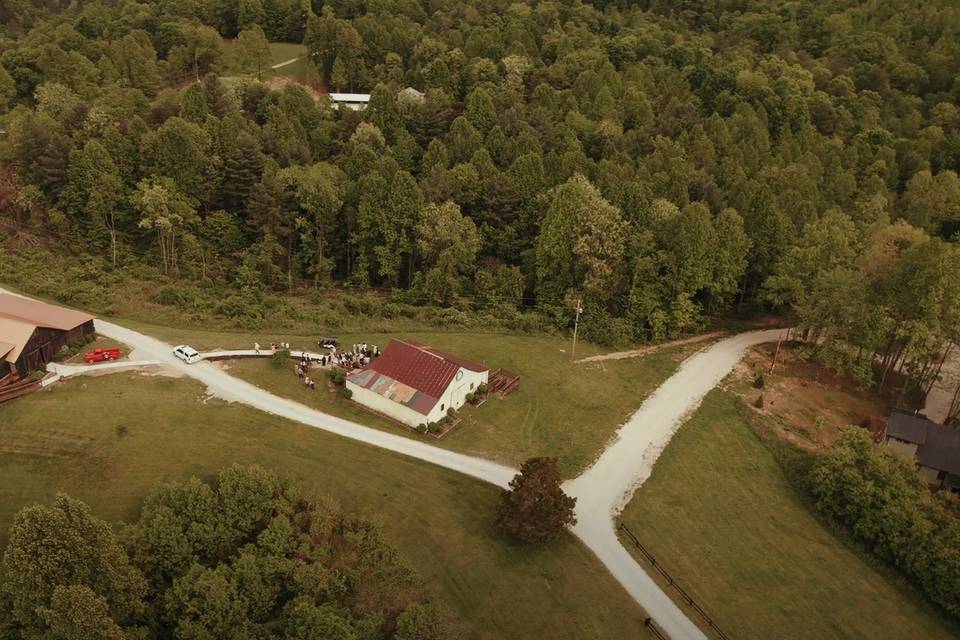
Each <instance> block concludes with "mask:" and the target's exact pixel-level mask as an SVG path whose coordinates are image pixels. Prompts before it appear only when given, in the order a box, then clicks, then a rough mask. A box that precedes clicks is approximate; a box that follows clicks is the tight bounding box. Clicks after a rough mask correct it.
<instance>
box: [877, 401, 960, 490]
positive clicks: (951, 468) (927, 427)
mask: <svg viewBox="0 0 960 640" xmlns="http://www.w3.org/2000/svg"><path fill="white" fill-rule="evenodd" d="M887 435H888V436H892V437H894V438H898V439H900V440H906V441H907V442H913V443H915V444H916V445H917V462H918V463H919V464H920V465H921V466H924V467H930V468H931V469H937V470H938V471H946V472H948V473H952V474H958V475H960V429H954V428H953V427H948V426H946V425H943V424H937V423H936V422H933V421H931V420H928V419H926V418H919V417H917V416H911V415H907V414H903V413H894V414H892V415H891V416H890V418H889V419H888V420H887Z"/></svg>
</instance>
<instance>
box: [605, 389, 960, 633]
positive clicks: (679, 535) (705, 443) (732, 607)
mask: <svg viewBox="0 0 960 640" xmlns="http://www.w3.org/2000/svg"><path fill="white" fill-rule="evenodd" d="M736 402H738V400H736V399H735V398H734V397H733V396H731V395H729V394H726V393H724V392H719V391H715V392H713V393H712V394H710V395H709V396H708V397H707V399H706V401H705V402H704V404H703V406H702V407H701V408H700V410H699V411H698V412H697V413H696V414H695V415H694V417H693V418H692V419H691V420H690V421H689V422H688V423H687V424H686V425H684V426H683V427H682V428H681V429H680V431H679V432H678V433H677V435H676V437H675V438H674V439H673V441H672V442H671V443H670V446H668V447H667V449H666V451H665V452H664V453H663V456H662V457H661V458H660V460H659V461H658V462H657V464H656V467H655V468H654V472H653V476H652V477H651V478H650V480H649V481H647V482H646V483H645V484H644V485H643V487H641V489H640V490H639V491H638V492H637V493H636V495H635V496H634V498H633V501H632V502H630V504H629V505H628V506H627V509H626V510H625V511H624V513H623V516H622V519H623V521H624V522H625V523H626V524H627V526H629V527H630V528H631V530H633V532H634V533H635V534H636V535H637V537H638V538H639V539H640V541H641V542H642V543H643V544H644V545H645V546H646V547H647V548H648V549H649V550H650V552H651V553H653V555H654V556H655V557H656V558H657V560H658V561H660V562H662V563H663V565H664V566H665V567H666V568H667V570H668V571H670V573H671V574H672V575H673V577H674V578H675V579H676V580H677V581H678V582H679V584H680V585H681V586H683V587H684V588H685V589H687V591H689V592H690V594H691V595H692V596H693V598H694V599H695V600H697V601H698V602H699V603H700V604H701V606H703V607H704V608H705V609H706V610H707V612H708V613H710V614H711V615H712V616H713V617H714V619H715V620H716V621H717V623H718V624H719V625H720V627H721V628H722V629H723V630H724V631H725V632H726V633H727V634H729V635H730V636H731V637H734V638H738V639H750V638H756V639H758V640H759V639H767V638H810V639H814V638H817V639H819V638H864V639H868V638H870V639H872V638H885V639H896V638H903V639H915V638H948V637H955V636H956V635H957V634H958V629H957V627H956V626H955V625H954V624H953V623H951V622H949V621H947V620H946V619H945V618H944V617H942V616H941V615H940V614H939V613H938V612H937V611H935V610H933V608H932V607H930V606H929V605H927V604H925V603H924V602H923V601H922V600H921V598H920V596H919V595H917V594H916V593H915V592H914V591H913V590H911V589H910V588H908V587H906V586H904V585H902V584H900V583H899V582H898V579H897V578H896V577H894V576H893V575H892V574H891V573H890V572H889V571H887V570H886V569H885V568H882V567H878V566H876V565H873V564H872V561H868V560H867V559H866V558H865V557H864V556H863V554H861V552H859V551H857V550H854V549H852V548H851V547H849V546H847V545H846V544H845V543H844V542H843V541H841V540H839V539H838V538H837V537H836V536H834V535H833V534H832V533H831V532H830V531H829V530H828V529H826V528H825V527H824V526H823V525H822V524H821V523H820V522H819V521H818V520H817V519H816V518H815V517H814V516H813V514H812V513H811V511H810V510H809V508H808V507H807V505H806V504H804V503H803V502H802V501H801V499H800V496H799V495H798V494H797V493H796V492H795V491H794V489H793V488H792V486H791V485H790V484H789V483H788V480H787V478H786V477H785V476H784V474H783V471H782V467H781V466H780V465H779V463H778V462H777V461H776V460H775V459H774V457H773V455H772V454H771V452H770V451H769V450H768V449H767V447H766V445H764V444H763V443H762V442H761V441H760V440H759V438H757V436H756V435H754V433H753V432H752V431H751V430H750V427H749V426H748V425H747V423H746V422H745V421H744V420H743V418H742V417H741V416H740V414H739V413H738V411H737V406H736V404H735V403H736ZM642 564H645V563H642Z"/></svg>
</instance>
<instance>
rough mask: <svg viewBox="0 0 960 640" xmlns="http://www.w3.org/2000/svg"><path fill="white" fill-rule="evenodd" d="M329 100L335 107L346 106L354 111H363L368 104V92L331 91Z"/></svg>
mask: <svg viewBox="0 0 960 640" xmlns="http://www.w3.org/2000/svg"><path fill="white" fill-rule="evenodd" d="M329 95H330V102H332V103H333V106H334V107H336V108H337V109H340V108H342V107H346V108H347V109H352V110H354V111H363V110H364V109H366V108H367V105H368V104H370V94H369V93H331V94H329Z"/></svg>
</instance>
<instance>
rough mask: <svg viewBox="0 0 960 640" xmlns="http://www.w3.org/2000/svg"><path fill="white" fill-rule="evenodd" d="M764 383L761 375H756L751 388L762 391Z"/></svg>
mask: <svg viewBox="0 0 960 640" xmlns="http://www.w3.org/2000/svg"><path fill="white" fill-rule="evenodd" d="M765 384H766V381H765V380H764V379H763V374H762V373H758V374H757V377H756V378H754V379H753V388H754V389H763V387H764V385H765Z"/></svg>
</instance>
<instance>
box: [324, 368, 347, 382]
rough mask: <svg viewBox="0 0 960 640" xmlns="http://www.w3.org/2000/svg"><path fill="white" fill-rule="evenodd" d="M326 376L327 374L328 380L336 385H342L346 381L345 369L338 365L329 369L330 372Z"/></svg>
mask: <svg viewBox="0 0 960 640" xmlns="http://www.w3.org/2000/svg"><path fill="white" fill-rule="evenodd" d="M327 376H329V378H330V382H332V383H333V384H336V385H343V384H346V382H347V371H346V369H341V368H340V367H336V368H334V369H330V373H328V374H327Z"/></svg>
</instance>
